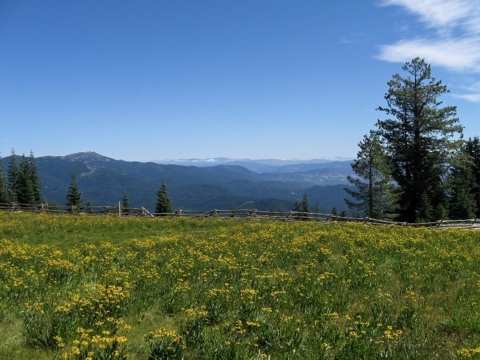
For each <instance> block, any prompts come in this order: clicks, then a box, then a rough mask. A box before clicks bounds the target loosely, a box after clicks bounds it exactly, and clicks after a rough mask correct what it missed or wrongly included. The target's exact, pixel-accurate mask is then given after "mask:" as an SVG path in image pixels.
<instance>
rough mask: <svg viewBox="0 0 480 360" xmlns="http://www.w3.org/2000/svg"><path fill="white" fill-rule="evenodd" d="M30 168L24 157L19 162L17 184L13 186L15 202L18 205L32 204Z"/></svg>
mask: <svg viewBox="0 0 480 360" xmlns="http://www.w3.org/2000/svg"><path fill="white" fill-rule="evenodd" d="M32 185H33V184H32V179H31V176H30V167H29V163H28V161H27V159H26V158H25V155H23V156H22V158H21V160H20V165H19V169H18V176H17V183H16V185H15V188H16V195H17V201H18V202H19V203H20V204H33V203H34V200H33V186H32Z"/></svg>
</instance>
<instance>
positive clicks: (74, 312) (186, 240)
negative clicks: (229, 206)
mask: <svg viewBox="0 0 480 360" xmlns="http://www.w3.org/2000/svg"><path fill="white" fill-rule="evenodd" d="M479 242H480V234H479V233H476V232H474V231H465V230H445V231H440V230H437V229H421V228H420V229H413V228H408V227H373V226H368V225H363V224H348V223H341V224H337V223H317V222H294V223H283V222H268V221H243V220H235V219H186V218H182V219H165V218H164V219H158V218H157V219H145V218H117V217H114V216H96V217H88V216H54V215H38V214H26V213H22V214H12V213H0V338H1V339H4V341H2V342H0V358H6V359H10V358H11V359H33V358H35V359H53V358H58V359H60V358H70V359H85V358H89V357H90V358H92V359H107V358H112V359H113V358H117V359H120V358H123V356H124V355H126V354H128V355H129V359H182V358H183V359H262V358H271V359H383V358H390V359H432V358H438V359H458V358H467V357H469V358H480V325H479V324H480V305H479V304H480V248H479ZM115 355H116V357H115Z"/></svg>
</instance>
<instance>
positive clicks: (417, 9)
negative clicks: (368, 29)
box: [378, 0, 480, 102]
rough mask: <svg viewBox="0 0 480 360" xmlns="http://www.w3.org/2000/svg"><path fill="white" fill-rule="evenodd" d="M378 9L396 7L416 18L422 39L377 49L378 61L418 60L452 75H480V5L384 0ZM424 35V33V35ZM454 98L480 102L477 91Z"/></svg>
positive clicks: (467, 1) (468, 1) (447, 0)
mask: <svg viewBox="0 0 480 360" xmlns="http://www.w3.org/2000/svg"><path fill="white" fill-rule="evenodd" d="M381 6H399V7H402V8H403V9H404V10H406V11H407V12H409V13H411V14H413V15H414V16H416V17H417V18H418V19H419V20H420V22H421V23H423V24H424V26H425V27H426V29H429V30H433V31H430V32H428V34H429V35H426V36H424V37H415V38H411V39H402V40H399V41H398V42H396V43H394V44H387V45H381V46H380V53H379V54H378V58H379V59H381V60H384V61H390V62H406V61H409V60H411V59H412V58H415V57H417V56H419V57H421V58H424V59H426V60H427V62H429V63H431V64H433V65H438V66H441V67H444V68H446V69H448V70H450V71H453V72H461V73H475V74H478V73H480V4H479V2H478V1H472V0H384V1H382V3H381ZM426 33H427V32H426ZM476 90H477V91H476V92H472V93H468V94H464V95H457V96H458V97H460V98H463V99H466V100H468V101H474V102H480V90H478V89H476Z"/></svg>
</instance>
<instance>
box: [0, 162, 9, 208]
mask: <svg viewBox="0 0 480 360" xmlns="http://www.w3.org/2000/svg"><path fill="white" fill-rule="evenodd" d="M8 202H9V198H8V183H7V179H6V178H5V174H4V171H3V161H2V158H1V157H0V204H5V203H8Z"/></svg>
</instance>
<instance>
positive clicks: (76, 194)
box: [67, 172, 82, 212]
mask: <svg viewBox="0 0 480 360" xmlns="http://www.w3.org/2000/svg"><path fill="white" fill-rule="evenodd" d="M67 206H68V207H69V210H70V211H72V212H75V211H80V210H81V209H82V193H81V192H80V189H79V188H78V183H77V174H76V173H75V172H72V175H71V176H70V186H69V187H68V192H67Z"/></svg>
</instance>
